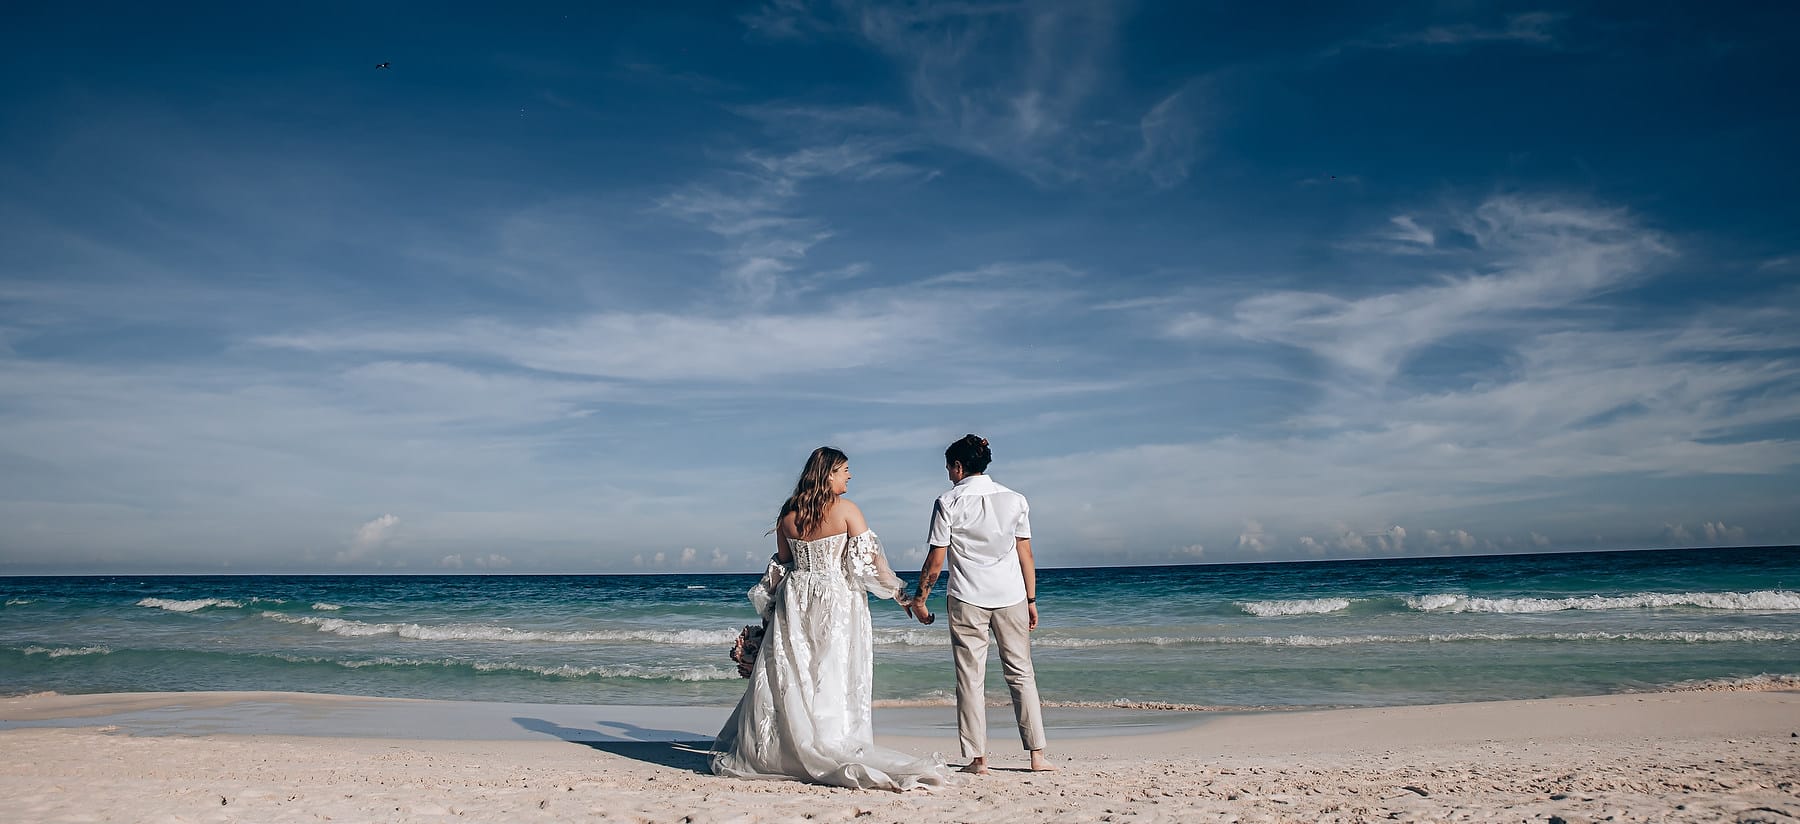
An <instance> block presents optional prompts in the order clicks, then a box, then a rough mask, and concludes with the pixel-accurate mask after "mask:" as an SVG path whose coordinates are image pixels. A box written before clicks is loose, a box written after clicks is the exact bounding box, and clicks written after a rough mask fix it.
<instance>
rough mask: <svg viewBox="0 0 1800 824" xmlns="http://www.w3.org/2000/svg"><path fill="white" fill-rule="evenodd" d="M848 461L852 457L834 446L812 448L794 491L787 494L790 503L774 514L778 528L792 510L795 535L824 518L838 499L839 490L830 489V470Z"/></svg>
mask: <svg viewBox="0 0 1800 824" xmlns="http://www.w3.org/2000/svg"><path fill="white" fill-rule="evenodd" d="M849 462H850V456H848V455H845V454H844V453H843V452H841V451H839V450H837V449H834V448H832V447H829V446H821V447H819V448H818V449H815V450H813V451H812V455H810V456H808V457H807V459H806V468H805V469H802V470H800V480H799V481H796V482H795V483H794V494H792V495H789V496H788V499H787V503H784V504H782V505H781V514H780V515H777V516H775V527H776V528H777V529H779V528H781V519H783V518H786V517H787V516H788V513H789V512H792V513H794V533H795V534H796V535H805V534H807V533H808V532H811V531H812V529H813V527H816V526H818V525H819V522H820V521H823V520H825V511H826V510H828V509H830V508H831V505H832V504H833V503H836V502H837V499H838V496H837V493H836V492H833V491H831V473H832V472H833V471H834V470H836V469H837V468H838V467H840V466H843V465H844V464H847V463H849Z"/></svg>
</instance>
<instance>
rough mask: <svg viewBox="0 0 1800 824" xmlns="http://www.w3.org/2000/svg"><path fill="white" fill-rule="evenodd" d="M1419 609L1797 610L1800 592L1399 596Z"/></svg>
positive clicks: (1419, 610) (1523, 611)
mask: <svg viewBox="0 0 1800 824" xmlns="http://www.w3.org/2000/svg"><path fill="white" fill-rule="evenodd" d="M1400 600H1401V601H1402V602H1404V603H1405V604H1406V606H1407V608H1408V609H1412V610H1415V611H1418V612H1488V613H1535V612H1561V611H1563V610H1570V609H1577V610H1607V609H1644V608H1653V607H1699V608H1701V609H1718V610H1740V611H1755V612H1768V611H1779V610H1800V592H1790V591H1786V590H1761V591H1758V592H1643V593H1639V594H1636V595H1584V596H1579V597H1574V598H1471V597H1469V596H1467V595H1456V594H1450V593H1441V594H1434V595H1408V596H1405V597H1403V598H1401V599H1400Z"/></svg>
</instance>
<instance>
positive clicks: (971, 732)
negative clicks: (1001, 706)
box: [950, 598, 1046, 758]
mask: <svg viewBox="0 0 1800 824" xmlns="http://www.w3.org/2000/svg"><path fill="white" fill-rule="evenodd" d="M1030 625H1031V613H1030V611H1029V610H1028V609H1027V608H1026V606H1025V602H1024V601H1020V602H1019V603H1016V604H1013V605H1012V606H1010V607H1000V608H998V609H988V608H986V607H978V606H975V605H974V604H965V603H963V602H961V601H958V600H956V599H955V598H951V599H950V646H951V648H952V649H953V650H954V651H955V654H956V734H957V737H959V738H960V739H961V740H962V754H963V757H964V758H982V757H985V756H986V755H987V697H986V691H985V689H984V686H985V684H986V681H987V661H988V630H989V629H992V630H993V632H994V640H996V641H998V642H1000V666H1001V668H1002V671H1003V674H1004V675H1005V676H1006V688H1007V689H1009V690H1011V691H1012V705H1013V717H1014V718H1016V719H1018V722H1019V742H1020V743H1022V744H1024V745H1025V749H1027V750H1041V749H1043V748H1044V747H1045V745H1046V741H1045V739H1044V708H1043V707H1042V706H1040V705H1039V704H1038V691H1037V673H1036V672H1034V671H1033V670H1032V668H1031V630H1030V629H1028V627H1029V626H1030Z"/></svg>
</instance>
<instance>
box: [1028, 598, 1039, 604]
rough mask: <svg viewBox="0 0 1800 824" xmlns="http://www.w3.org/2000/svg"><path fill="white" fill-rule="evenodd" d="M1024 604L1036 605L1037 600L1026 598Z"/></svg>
mask: <svg viewBox="0 0 1800 824" xmlns="http://www.w3.org/2000/svg"><path fill="white" fill-rule="evenodd" d="M1025 603H1027V604H1035V603H1037V598H1035V597H1034V598H1026V599H1025Z"/></svg>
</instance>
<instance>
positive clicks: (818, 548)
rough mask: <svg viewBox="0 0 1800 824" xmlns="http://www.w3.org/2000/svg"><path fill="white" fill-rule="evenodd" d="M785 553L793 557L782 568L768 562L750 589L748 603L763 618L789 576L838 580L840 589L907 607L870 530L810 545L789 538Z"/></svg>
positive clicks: (908, 600) (829, 537)
mask: <svg viewBox="0 0 1800 824" xmlns="http://www.w3.org/2000/svg"><path fill="white" fill-rule="evenodd" d="M788 551H789V552H791V553H792V555H793V557H792V558H791V559H790V560H789V561H788V562H787V563H785V564H784V563H781V562H780V561H779V560H777V559H774V558H771V559H769V569H768V571H767V572H766V573H764V574H763V577H762V580H761V581H758V582H757V584H756V586H754V587H751V589H750V603H752V604H754V605H755V606H756V611H757V612H758V613H761V614H762V615H763V616H765V617H766V616H767V615H768V614H769V608H770V606H771V605H772V604H773V603H774V600H775V598H776V597H777V593H778V592H779V590H780V587H781V585H782V584H783V582H784V581H785V580H786V579H787V577H788V576H790V575H793V576H800V575H805V576H808V577H813V576H830V577H832V578H834V579H837V578H841V579H842V580H843V585H844V586H846V587H848V588H850V589H853V590H858V591H861V592H867V593H869V594H871V595H874V596H876V597H877V598H892V599H894V600H895V601H898V602H900V603H902V604H906V603H911V598H909V597H908V594H907V592H906V584H905V583H904V582H902V581H901V580H900V576H898V575H895V574H894V570H893V568H891V567H889V566H888V562H887V555H886V554H884V553H883V552H882V551H881V539H880V538H879V537H877V536H876V535H875V532H874V531H873V530H869V531H865V532H863V533H862V534H860V535H851V534H849V533H847V532H840V533H838V534H836V535H827V536H825V537H823V538H819V539H817V540H812V541H802V540H800V539H799V538H789V539H788Z"/></svg>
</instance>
